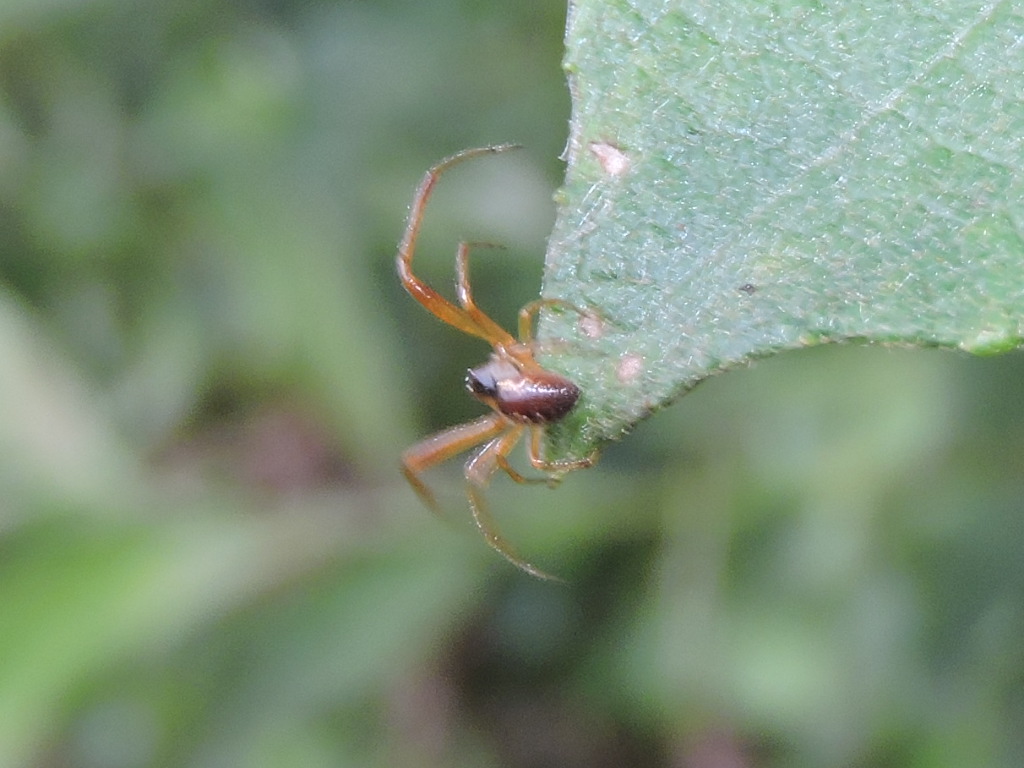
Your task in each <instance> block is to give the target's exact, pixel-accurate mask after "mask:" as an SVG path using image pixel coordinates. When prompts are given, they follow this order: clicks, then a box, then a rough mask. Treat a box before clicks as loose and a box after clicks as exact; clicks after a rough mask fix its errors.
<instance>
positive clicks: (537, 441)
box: [529, 424, 598, 485]
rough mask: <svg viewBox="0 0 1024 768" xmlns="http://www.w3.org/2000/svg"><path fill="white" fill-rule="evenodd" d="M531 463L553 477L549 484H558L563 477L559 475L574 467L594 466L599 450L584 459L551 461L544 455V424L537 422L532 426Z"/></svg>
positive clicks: (570, 470)
mask: <svg viewBox="0 0 1024 768" xmlns="http://www.w3.org/2000/svg"><path fill="white" fill-rule="evenodd" d="M529 453H530V464H532V465H533V467H534V468H535V469H538V470H540V471H541V472H547V473H548V474H550V475H553V477H550V478H549V479H548V484H549V485H556V484H557V483H558V482H559V481H560V480H561V478H560V477H559V475H563V474H565V473H566V472H572V471H573V470H574V469H586V468H587V467H592V466H593V465H594V463H595V462H596V461H597V455H598V452H597V451H594V452H593V453H592V454H590V455H589V456H587V457H586V458H583V459H564V460H562V461H549V460H548V459H546V458H545V457H544V425H543V424H536V425H534V426H531V427H530V451H529Z"/></svg>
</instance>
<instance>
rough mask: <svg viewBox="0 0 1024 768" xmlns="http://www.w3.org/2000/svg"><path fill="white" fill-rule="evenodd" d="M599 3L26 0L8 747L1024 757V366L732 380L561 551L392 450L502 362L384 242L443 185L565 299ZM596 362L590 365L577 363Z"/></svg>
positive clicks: (599, 485)
mask: <svg viewBox="0 0 1024 768" xmlns="http://www.w3.org/2000/svg"><path fill="white" fill-rule="evenodd" d="M563 22H564V8H562V7H560V6H559V5H558V4H557V3H554V2H552V1H551V0H531V1H528V2H522V3H516V4H497V3H483V2H473V1H471V0H437V1H436V2H432V3H430V4H425V3H414V2H399V1H398V0H392V1H390V2H388V1H383V2H370V1H369V0H366V1H365V2H356V1H352V2H341V3H328V2H321V3H306V4H289V3H272V2H248V3H218V2H206V3H198V2H188V1H185V0H181V1H176V0H170V2H167V1H166V0H165V2H161V3H155V2H136V3H130V4H129V3H118V2H89V1H86V2H76V3H62V2H60V1H59V0H50V2H34V3H29V2H9V3H6V4H4V5H3V7H2V8H0V29H2V30H3V36H2V38H0V167H2V168H3V173H2V174H0V238H2V248H0V280H2V285H0V764H2V765H3V766H76V768H77V767H78V766H81V767H83V768H90V767H92V766H96V767H100V766H102V767H103V768H121V767H122V766H124V767H131V766H172V765H173V766H196V767H197V768H198V767H200V766H201V767H202V768H206V767H207V766H240V765H244V766H294V765H302V766H320V765H323V766H328V765H330V766H344V765H352V766H374V765H380V766H396V765H416V766H432V765H437V766H441V765H444V766H454V765H465V766H510V767H513V768H519V767H520V766H522V767H526V766H549V765H550V766H555V765H557V766H568V767H569V768H572V767H573V766H588V768H593V767H594V766H597V767H600V766H621V765H652V766H656V765H663V766H692V767H696V768H704V767H707V766H718V765H735V766H783V765H785V766H816V767H820V766H878V767H879V768H882V767H885V766H897V765H898V766H919V767H921V768H926V767H927V768H939V767H945V766H950V768H952V767H953V766H956V767H957V768H959V766H962V765H965V764H970V765H986V766H988V765H993V766H1001V765H1005V766H1015V765H1020V764H1021V763H1022V761H1024V736H1022V735H1021V734H1024V727H1022V725H1024V646H1022V644H1021V643H1020V638H1021V637H1022V636H1024V558H1021V557H1020V555H1019V552H1020V550H1021V546H1022V545H1024V525H1022V520H1024V518H1022V515H1021V511H1022V509H1021V507H1022V501H1021V500H1022V498H1024V405H1022V402H1021V400H1022V399H1021V397H1020V395H1019V392H1020V381H1021V379H1022V374H1024V359H1022V358H1021V356H1019V355H1008V356H1005V357H1002V358H993V359H968V358H966V357H963V356H959V355H955V354H952V353H944V354H943V353H937V352H928V353H926V352H914V353H912V352H908V351H903V352H896V351H888V350H879V349H870V348H865V347H845V348H832V349H816V350H809V351H805V352H801V353H794V354H791V355H788V356H783V357H782V358H778V359H774V360H771V361H768V362H764V363H761V364H759V365H758V366H757V367H755V368H751V369H749V370H745V371H737V372H733V373H730V374H729V375H728V376H723V377H719V378H717V379H715V380H712V381H710V382H708V383H706V384H705V385H704V386H702V387H700V388H698V390H697V391H695V392H694V393H693V394H692V395H691V396H689V397H687V398H685V399H684V400H683V401H682V402H681V403H680V404H679V405H677V406H676V407H675V408H674V409H672V410H671V411H669V412H666V413H664V414H661V415H660V416H659V417H658V418H657V419H655V420H652V421H651V422H649V423H647V424H645V425H643V426H642V428H641V429H639V430H638V431H637V433H636V434H635V435H633V436H632V437H630V438H629V439H628V440H626V441H625V442H624V443H622V444H620V445H618V446H616V447H615V448H614V449H612V450H609V451H608V453H607V455H606V456H605V458H604V460H603V462H602V464H601V465H599V467H597V468H596V469H593V470H590V471H587V472H579V473H576V474H574V475H573V476H571V477H569V478H568V479H567V480H566V482H565V483H564V484H563V486H562V487H561V488H560V489H558V491H556V492H549V491H546V490H544V489H537V488H529V487H518V486H514V485H513V484H512V483H510V482H500V481H499V482H496V483H495V487H494V489H493V492H492V499H493V501H494V503H495V507H496V511H497V513H498V514H499V515H500V516H501V519H502V523H503V525H504V526H505V528H506V531H507V533H508V534H509V536H510V538H512V539H513V540H514V541H515V542H517V544H518V545H519V546H520V547H521V549H522V551H523V552H524V553H526V554H528V555H530V556H531V558H535V561H536V562H538V563H539V564H540V565H542V566H543V567H545V568H547V569H550V570H551V571H553V572H555V573H558V574H559V575H561V576H563V577H564V578H565V579H566V580H567V582H568V584H567V586H564V587H563V586H558V585H552V584H548V583H542V582H539V581H536V580H532V579H530V578H529V577H526V576H525V575H523V574H521V573H519V572H517V571H516V570H514V569H513V568H511V567H509V566H508V564H507V563H505V562H504V561H503V560H501V558H499V557H497V556H496V555H494V554H493V553H492V552H491V551H490V550H489V549H487V547H486V546H485V545H484V543H483V542H482V541H480V540H479V538H478V537H476V536H475V535H474V534H473V532H472V531H471V530H470V528H469V526H468V524H467V522H466V518H467V517H468V513H467V512H466V510H465V502H464V501H463V500H462V498H461V490H460V487H459V482H458V469H457V467H451V468H448V470H447V471H446V470H439V471H437V472H436V473H434V481H435V485H436V487H437V488H438V489H439V490H441V492H442V497H443V499H444V500H445V504H446V507H447V508H448V509H450V510H451V513H450V517H451V520H450V521H449V522H450V524H449V525H445V524H443V523H440V522H439V521H437V520H436V519H435V518H433V517H431V516H430V515H429V513H427V512H425V511H424V510H423V509H421V508H420V507H419V505H418V504H417V502H416V499H415V498H414V497H413V495H412V493H411V492H410V491H409V489H408V488H406V487H404V485H403V482H402V480H401V477H400V475H399V473H398V472H397V469H396V461H397V457H398V455H399V453H400V452H401V450H402V448H403V447H404V446H405V445H406V444H408V442H410V441H412V440H414V439H416V437H417V436H419V435H422V434H426V433H427V432H428V431H429V430H431V429H438V428H441V427H443V426H446V425H448V424H452V423H455V422H457V421H460V420H464V419H467V418H470V417H472V415H474V414H475V413H477V412H478V407H477V406H476V405H474V403H473V402H472V401H471V400H470V398H467V397H464V395H463V393H462V390H461V387H462V385H461V378H462V370H463V369H464V368H465V367H466V366H467V365H469V364H472V363H473V362H476V361H477V360H479V359H480V358H481V357H483V355H484V354H486V351H487V350H486V349H481V348H480V344H479V343H477V342H474V341H473V340H472V339H462V338H460V337H458V335H457V334H455V333H454V332H451V331H450V330H449V329H446V328H444V327H443V326H441V324H440V323H437V322H435V321H433V320H432V319H431V318H429V317H428V316H426V315H425V313H424V312H423V311H422V309H421V308H419V307H418V306H416V305H415V304H414V302H412V301H411V300H409V299H408V298H407V297H405V296H404V295H403V294H402V293H401V290H400V288H399V286H398V285H397V281H396V280H395V278H394V276H393V273H392V259H393V252H394V246H395V244H396V242H397V239H398V236H399V234H400V230H401V227H402V220H403V215H404V212H405V207H406V206H407V204H408V202H409V197H410V195H411V193H412V190H413V187H414V185H415V183H416V181H417V180H418V178H419V176H420V174H421V173H422V171H423V170H424V169H425V168H426V167H427V166H429V165H430V163H431V162H433V161H435V160H437V159H439V158H440V157H442V156H444V155H445V154H448V153H450V152H452V151H454V150H456V149H460V148H462V147H465V146H472V145H480V144H486V143H493V142H501V141H519V142H522V143H524V144H526V145H527V147H528V150H527V151H526V152H521V153H517V154H516V155H515V156H512V155H510V156H507V157H502V158H495V159H492V160H490V161H488V162H480V163H478V164H474V165H472V166H466V167H465V168H461V169H459V171H458V172H457V173H453V174H452V175H451V177H449V178H446V179H445V184H444V185H443V186H442V188H441V189H439V191H438V195H437V200H436V204H435V205H434V206H433V207H432V209H431V211H430V212H429V216H428V222H427V229H426V231H425V232H424V236H423V240H422V243H421V244H422V250H421V254H422V261H421V262H420V263H421V268H422V270H423V272H424V273H425V274H426V275H427V276H429V278H430V279H432V280H434V281H436V282H437V283H438V284H446V283H448V281H449V280H450V276H451V269H452V258H453V254H454V246H455V243H456V242H457V240H458V239H459V238H460V237H463V236H465V237H470V238H481V239H487V240H492V241H500V242H503V243H505V244H507V245H508V246H509V249H508V250H507V251H504V252H496V253H495V254H492V255H484V254H481V257H480V258H478V259H477V260H476V262H474V280H475V286H476V290H477V296H478V298H479V300H480V301H481V303H482V304H483V305H484V306H486V307H487V308H489V309H492V310H493V311H494V314H495V315H496V317H497V318H498V319H499V320H501V321H502V322H506V323H508V322H511V320H512V318H513V317H514V312H515V309H516V308H517V307H518V306H519V305H521V304H522V303H524V302H525V301H527V300H529V299H531V298H533V297H535V296H536V294H537V286H538V285H539V279H540V270H541V263H540V253H541V252H542V250H543V242H544V237H545V234H546V233H547V232H548V231H549V230H550V227H551V223H552V218H553V212H552V210H551V205H550V196H551V193H552V191H553V190H554V188H555V187H556V186H557V184H558V181H559V174H560V173H561V168H560V166H559V164H558V163H557V162H556V160H555V157H556V155H557V154H558V153H559V151H560V150H561V146H562V143H563V142H564V133H565V125H566V118H567V116H568V110H569V104H568V95H567V91H566V89H565V85H564V81H563V78H562V74H561V72H560V70H559V66H558V62H559V57H560V56H561V34H562V25H563ZM581 385H582V386H584V387H585V386H586V383H585V382H581Z"/></svg>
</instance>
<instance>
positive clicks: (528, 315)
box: [519, 299, 585, 344]
mask: <svg viewBox="0 0 1024 768" xmlns="http://www.w3.org/2000/svg"><path fill="white" fill-rule="evenodd" d="M544 307H565V308H566V309H571V310H572V311H573V312H578V313H579V314H581V315H583V314H585V313H584V311H583V310H582V309H580V308H579V307H577V306H575V305H573V304H570V303H569V302H568V301H563V300H562V299H536V300H535V301H531V302H530V303H529V304H527V305H526V306H525V307H523V308H522V309H520V310H519V341H521V342H522V343H523V344H529V343H530V342H532V341H533V340H534V339H533V324H534V320H535V319H536V317H537V315H538V314H539V313H540V311H541V310H542V309H544Z"/></svg>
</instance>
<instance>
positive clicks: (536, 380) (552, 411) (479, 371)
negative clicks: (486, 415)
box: [466, 357, 580, 424]
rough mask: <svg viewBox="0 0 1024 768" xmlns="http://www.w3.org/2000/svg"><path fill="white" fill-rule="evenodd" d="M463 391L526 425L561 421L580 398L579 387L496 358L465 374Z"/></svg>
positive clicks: (545, 371)
mask: <svg viewBox="0 0 1024 768" xmlns="http://www.w3.org/2000/svg"><path fill="white" fill-rule="evenodd" d="M466 388H467V389H468V390H469V391H470V393H471V394H472V395H473V396H474V397H476V398H477V399H478V400H481V401H482V402H484V403H487V404H488V405H489V406H491V407H492V408H494V409H495V410H496V411H499V412H500V413H502V414H504V415H505V416H508V417H509V418H510V419H514V420H515V421H519V422H523V423H528V424H549V423H551V422H553V421H558V420H560V419H562V418H564V417H565V415H566V414H567V413H569V411H571V410H572V409H573V406H575V405H576V401H577V400H578V399H579V397H580V390H579V387H577V386H576V385H575V384H573V383H572V382H571V381H569V380H568V379H567V378H565V377H564V376H559V375H558V374H557V373H552V372H551V371H547V370H544V369H543V368H540V367H539V366H538V367H536V368H533V367H532V366H531V368H530V369H529V370H524V369H523V368H521V367H520V366H518V365H516V364H515V363H513V362H512V361H510V360H505V359H502V358H499V357H492V358H491V359H490V360H489V361H488V362H486V363H484V364H483V365H481V366H480V367H479V368H473V369H471V370H470V371H469V372H468V373H467V374H466Z"/></svg>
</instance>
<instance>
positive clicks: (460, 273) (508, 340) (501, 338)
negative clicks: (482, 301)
mask: <svg viewBox="0 0 1024 768" xmlns="http://www.w3.org/2000/svg"><path fill="white" fill-rule="evenodd" d="M484 246H485V247H488V248H501V246H500V245H494V244H493V243H459V250H458V252H457V253H456V255H455V285H456V288H457V290H458V295H459V304H461V305H462V308H463V309H464V310H466V314H468V315H469V316H470V318H471V319H472V320H473V322H475V323H476V324H477V325H478V326H479V327H480V328H482V329H483V330H484V331H485V332H486V333H487V334H488V337H487V340H488V341H489V342H491V345H492V346H504V347H507V346H510V345H512V344H515V341H516V340H515V339H514V338H513V336H512V334H511V333H509V332H508V331H506V330H505V329H504V328H502V327H501V326H500V325H498V324H497V323H496V322H494V321H493V320H491V318H490V317H488V316H487V315H486V314H485V313H484V311H483V310H482V309H480V307H478V306H477V305H476V302H475V301H473V290H472V288H470V286H469V249H470V248H473V247H484Z"/></svg>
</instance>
